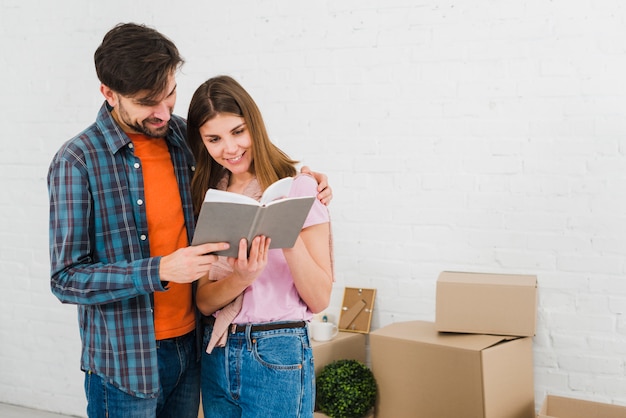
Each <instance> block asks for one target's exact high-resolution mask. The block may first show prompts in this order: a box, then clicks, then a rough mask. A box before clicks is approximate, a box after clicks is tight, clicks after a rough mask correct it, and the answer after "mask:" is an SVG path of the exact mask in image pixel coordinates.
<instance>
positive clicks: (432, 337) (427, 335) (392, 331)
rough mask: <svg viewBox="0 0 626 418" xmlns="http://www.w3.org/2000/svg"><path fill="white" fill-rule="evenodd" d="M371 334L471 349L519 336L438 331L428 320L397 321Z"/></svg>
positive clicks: (492, 344) (487, 346)
mask: <svg viewBox="0 0 626 418" xmlns="http://www.w3.org/2000/svg"><path fill="white" fill-rule="evenodd" d="M371 334H373V335H381V336H384V337H387V338H397V339H400V340H408V341H415V342H420V343H424V344H432V345H438V346H444V347H450V348H458V349H463V350H471V351H481V350H484V349H486V348H489V347H491V346H494V345H497V344H499V343H502V342H506V341H509V340H513V339H516V338H517V337H511V336H505V335H485V334H457V333H448V332H438V331H437V329H436V326H435V324H434V323H433V322H426V321H408V322H396V323H394V324H391V325H387V326H386V327H383V328H379V329H377V330H376V331H373V332H371Z"/></svg>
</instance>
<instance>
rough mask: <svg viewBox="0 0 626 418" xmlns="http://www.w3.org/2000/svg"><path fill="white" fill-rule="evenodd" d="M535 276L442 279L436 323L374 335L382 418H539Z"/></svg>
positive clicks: (472, 275)
mask: <svg viewBox="0 0 626 418" xmlns="http://www.w3.org/2000/svg"><path fill="white" fill-rule="evenodd" d="M536 288H537V281H536V277H535V276H521V275H493V274H479V273H457V272H443V273H442V274H441V275H440V277H439V279H438V283H437V299H436V305H437V312H436V321H435V323H432V322H423V321H411V322H402V323H395V324H391V325H389V326H386V327H383V328H380V329H378V330H376V331H373V332H372V333H370V353H371V363H372V371H373V372H374V376H375V377H376V381H377V384H378V399H377V404H376V416H377V417H380V418H403V417H407V418H408V417H410V418H421V417H424V418H433V417H437V418H458V417H463V418H534V417H535V402H534V386H533V356H532V335H534V332H535V321H536V303H537V301H536Z"/></svg>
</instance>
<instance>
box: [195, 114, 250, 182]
mask: <svg viewBox="0 0 626 418" xmlns="http://www.w3.org/2000/svg"><path fill="white" fill-rule="evenodd" d="M200 137H201V138H202V142H204V146H205V147H206V149H207V151H209V154H210V155H211V157H212V158H213V159H214V160H215V161H216V162H217V163H218V164H220V165H221V166H223V167H224V168H226V169H227V170H229V171H230V172H231V173H233V175H237V174H242V173H250V172H251V167H252V150H251V147H252V138H251V137H250V131H249V130H248V127H247V126H246V123H245V120H244V119H243V118H242V117H241V116H237V115H233V114H230V113H218V114H217V116H215V117H214V118H213V119H211V120H209V121H207V122H206V123H205V124H204V125H202V126H201V127H200Z"/></svg>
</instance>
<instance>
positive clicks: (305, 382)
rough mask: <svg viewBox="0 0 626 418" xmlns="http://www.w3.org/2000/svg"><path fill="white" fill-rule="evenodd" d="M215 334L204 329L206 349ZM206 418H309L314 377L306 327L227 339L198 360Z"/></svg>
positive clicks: (247, 330)
mask: <svg viewBox="0 0 626 418" xmlns="http://www.w3.org/2000/svg"><path fill="white" fill-rule="evenodd" d="M212 330H213V326H212V325H206V326H205V331H204V344H203V347H204V348H205V349H206V346H207V343H208V341H209V339H210V337H211V332H212ZM201 380H202V408H203V412H204V416H205V417H220V418H235V417H237V418H240V417H245V418H269V417H290V418H296V417H300V418H310V417H313V408H314V402H315V399H314V395H315V374H314V368H313V350H312V349H311V345H310V343H309V336H308V333H307V327H302V328H288V329H279V330H271V331H258V332H251V331H250V326H248V327H247V328H246V331H244V332H239V333H235V334H229V335H228V340H227V343H226V346H225V347H215V348H214V349H213V351H212V352H211V354H207V353H206V352H205V353H203V354H202V377H201Z"/></svg>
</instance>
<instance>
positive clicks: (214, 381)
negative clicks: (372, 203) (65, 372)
mask: <svg viewBox="0 0 626 418" xmlns="http://www.w3.org/2000/svg"><path fill="white" fill-rule="evenodd" d="M94 60H95V66H96V72H97V74H98V78H99V80H100V82H101V87H100V91H101V93H102V94H103V96H104V98H105V103H104V104H103V105H102V107H101V108H100V111H99V113H98V115H97V118H96V121H95V122H94V123H93V124H92V125H90V126H89V127H87V128H86V129H85V130H84V131H82V132H81V133H79V134H78V135H76V136H75V137H74V138H72V139H70V140H69V141H67V142H66V143H65V144H63V145H62V146H61V148H60V149H59V151H58V152H57V154H56V155H55V156H54V158H53V160H52V162H51V164H50V168H49V173H48V189H49V199H50V225H49V228H50V257H51V290H52V292H53V293H54V294H55V295H56V296H57V297H58V298H59V299H60V300H61V301H62V302H64V303H72V304H76V305H77V308H78V314H79V315H78V318H79V329H80V334H81V340H82V357H81V369H83V370H84V372H85V393H86V397H87V401H88V402H87V413H88V415H89V416H90V417H105V416H106V417H155V416H158V417H196V416H197V414H198V406H199V397H200V391H202V396H203V408H204V414H205V416H206V417H207V418H208V417H269V416H290V417H311V416H312V415H313V404H314V397H315V396H314V394H315V388H314V376H313V359H312V351H311V347H310V344H309V338H308V334H307V328H306V322H307V321H308V320H309V319H310V318H311V316H312V314H313V313H316V312H319V311H321V310H323V309H324V308H326V307H327V305H328V303H329V299H330V292H331V289H332V283H333V269H332V245H331V231H330V221H329V215H328V211H327V208H326V206H325V205H327V204H328V203H329V202H330V200H331V198H332V191H331V189H330V187H328V183H327V179H326V176H325V175H323V174H320V173H309V174H310V175H303V174H298V173H297V171H296V168H295V164H296V163H297V162H296V161H294V160H292V159H290V158H289V157H288V156H287V155H286V154H284V153H283V152H282V151H281V150H280V149H278V148H277V147H276V146H275V145H274V144H273V143H272V142H271V141H270V140H269V137H268V134H267V132H266V129H265V126H264V124H263V119H262V117H261V113H260V111H259V110H258V108H257V107H256V104H255V103H254V100H253V99H252V98H251V97H250V96H249V95H248V93H247V92H246V91H245V90H244V89H243V88H242V87H241V86H240V85H239V84H238V83H237V82H236V81H235V80H234V79H232V78H230V77H227V76H220V77H215V78H212V79H209V80H208V81H206V82H205V83H204V84H202V85H201V86H200V87H198V89H197V90H196V92H195V94H194V96H193V98H192V101H191V104H190V106H189V114H188V117H187V120H185V119H183V118H181V117H179V116H177V115H175V114H173V109H174V105H175V102H176V73H177V71H178V70H179V69H180V67H181V65H182V64H183V59H182V57H181V56H180V55H179V53H178V50H177V48H176V46H175V45H174V44H173V43H172V42H171V41H170V40H169V39H168V38H166V37H165V36H163V35H162V34H160V33H159V32H157V31H156V30H154V29H151V28H148V27H146V26H144V25H137V24H120V25H117V26H116V27H114V28H113V29H112V30H111V31H109V32H108V33H107V34H106V35H105V37H104V39H103V41H102V44H101V45H100V46H99V47H98V49H97V50H96V53H95V56H94ZM306 171H308V170H306ZM286 176H295V177H296V180H295V181H294V187H293V188H292V192H291V193H292V194H293V195H317V197H318V200H317V201H316V203H315V204H314V206H313V208H312V209H311V212H310V213H309V215H308V217H307V220H306V222H305V225H304V227H303V230H302V232H301V234H300V236H299V237H298V239H297V241H296V244H295V245H294V247H293V248H290V249H272V250H270V249H269V243H270V241H271V237H270V238H268V237H263V236H260V237H256V238H255V239H254V240H253V243H252V248H251V251H250V253H249V255H248V254H247V251H246V242H245V241H242V242H241V243H240V246H239V256H238V258H224V257H217V256H215V255H212V254H211V253H212V252H214V251H218V250H220V249H223V248H225V246H226V245H227V244H226V243H209V244H203V245H199V246H190V245H189V242H190V239H191V237H192V236H193V231H194V225H195V219H196V216H197V214H198V212H199V209H200V204H201V202H202V199H203V197H204V193H205V192H206V190H207V188H209V187H215V188H221V189H224V190H229V191H233V192H237V193H243V194H246V195H249V196H253V197H257V198H258V197H260V194H261V193H262V191H263V190H264V189H265V188H266V187H267V186H268V185H269V184H271V183H273V182H274V181H276V180H278V179H279V178H283V177H286ZM200 358H201V361H199V359H200ZM200 387H201V389H200Z"/></svg>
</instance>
